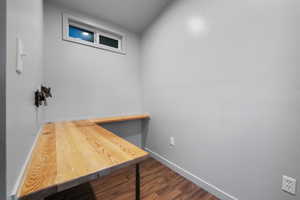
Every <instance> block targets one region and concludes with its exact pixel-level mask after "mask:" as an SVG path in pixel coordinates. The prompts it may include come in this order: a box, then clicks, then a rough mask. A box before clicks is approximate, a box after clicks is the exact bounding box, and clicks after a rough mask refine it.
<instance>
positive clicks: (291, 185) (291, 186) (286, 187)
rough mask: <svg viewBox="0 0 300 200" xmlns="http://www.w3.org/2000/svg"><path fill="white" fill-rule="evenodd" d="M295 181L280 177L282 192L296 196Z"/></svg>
mask: <svg viewBox="0 0 300 200" xmlns="http://www.w3.org/2000/svg"><path fill="white" fill-rule="evenodd" d="M296 185H297V180H296V179H294V178H291V177H288V176H282V190H283V191H285V192H288V193H290V194H294V195H295V194H296Z"/></svg>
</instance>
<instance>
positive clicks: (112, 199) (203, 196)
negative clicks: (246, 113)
mask: <svg viewBox="0 0 300 200" xmlns="http://www.w3.org/2000/svg"><path fill="white" fill-rule="evenodd" d="M140 166H141V199H142V200H219V199H218V198H216V197H214V196H213V195H211V194H209V193H208V192H206V191H204V190H202V189H201V188H199V187H198V186H196V185H195V184H193V183H192V182H190V181H188V180H186V179H185V178H183V177H182V176H180V175H178V174H177V173H175V172H173V171H172V170H170V169H169V168H167V167H166V166H164V165H162V164H161V163H159V162H158V161H156V160H154V159H153V158H149V159H147V160H146V161H144V162H142V163H141V165H140ZM134 199H135V166H131V167H128V168H124V169H121V170H119V171H117V172H115V173H113V174H111V175H109V176H107V177H105V178H103V179H99V180H96V181H93V182H91V183H88V184H84V185H81V186H78V187H74V188H72V189H70V190H67V191H64V192H61V193H57V194H55V195H53V196H51V197H48V198H46V200H134Z"/></svg>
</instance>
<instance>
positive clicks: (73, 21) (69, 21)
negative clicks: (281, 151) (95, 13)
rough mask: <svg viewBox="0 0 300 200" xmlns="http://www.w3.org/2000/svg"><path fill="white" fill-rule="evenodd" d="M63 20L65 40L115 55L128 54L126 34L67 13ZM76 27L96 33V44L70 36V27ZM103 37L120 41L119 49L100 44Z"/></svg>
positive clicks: (64, 14) (63, 14)
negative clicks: (100, 38)
mask: <svg viewBox="0 0 300 200" xmlns="http://www.w3.org/2000/svg"><path fill="white" fill-rule="evenodd" d="M62 18H63V20H62V21H63V38H62V39H63V40H65V41H69V42H75V43H79V44H83V45H87V46H91V47H95V48H98V49H103V50H107V51H111V52H115V53H120V54H126V50H127V49H126V46H127V38H126V35H125V34H124V33H121V32H119V31H115V30H113V29H111V28H108V27H105V26H103V25H100V24H95V23H92V22H90V21H88V20H85V19H82V18H79V17H75V16H72V15H70V14H67V13H62ZM70 25H71V26H75V27H78V28H82V29H85V30H87V31H90V32H93V33H94V42H89V41H85V40H82V39H79V38H73V37H70V36H69V26H70ZM100 35H103V36H105V37H109V38H112V39H114V40H118V48H114V47H110V46H107V45H104V44H100V41H99V37H100Z"/></svg>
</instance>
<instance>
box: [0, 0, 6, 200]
mask: <svg viewBox="0 0 300 200" xmlns="http://www.w3.org/2000/svg"><path fill="white" fill-rule="evenodd" d="M5 65H6V0H2V1H0V163H1V164H0V199H5V196H6V145H5V144H6V139H5V135H6V130H5V129H6V128H5V127H6V126H5V125H6V124H5V123H6V115H5V100H6V99H5V86H6V81H5V77H6V76H5V75H6V74H5Z"/></svg>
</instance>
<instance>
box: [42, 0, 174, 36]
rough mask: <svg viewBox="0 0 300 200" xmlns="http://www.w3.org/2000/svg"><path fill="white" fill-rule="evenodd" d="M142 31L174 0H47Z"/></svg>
mask: <svg viewBox="0 0 300 200" xmlns="http://www.w3.org/2000/svg"><path fill="white" fill-rule="evenodd" d="M47 1H49V2H54V3H56V4H59V5H61V6H64V7H66V8H69V9H72V10H75V11H79V12H82V13H85V14H88V15H91V16H94V17H98V18H101V19H104V20H106V21H109V22H112V23H115V24H118V25H120V26H122V27H124V28H126V29H128V30H130V31H133V32H136V33H141V32H143V31H144V30H145V29H146V28H147V27H148V26H149V25H150V24H151V23H152V22H153V20H154V19H155V18H156V17H157V16H158V15H159V14H160V13H161V12H162V11H163V9H164V8H165V7H166V6H167V5H168V3H169V2H171V1H172V0H47Z"/></svg>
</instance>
